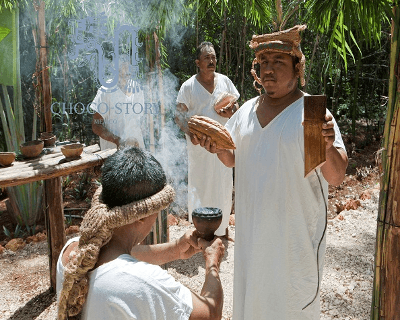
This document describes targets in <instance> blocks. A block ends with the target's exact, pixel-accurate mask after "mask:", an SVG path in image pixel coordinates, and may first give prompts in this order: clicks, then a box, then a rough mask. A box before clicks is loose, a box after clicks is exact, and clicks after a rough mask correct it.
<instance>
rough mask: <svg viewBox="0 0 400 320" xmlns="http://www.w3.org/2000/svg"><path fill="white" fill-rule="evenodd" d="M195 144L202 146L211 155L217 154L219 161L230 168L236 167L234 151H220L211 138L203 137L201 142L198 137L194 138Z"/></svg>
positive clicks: (194, 136)
mask: <svg viewBox="0 0 400 320" xmlns="http://www.w3.org/2000/svg"><path fill="white" fill-rule="evenodd" d="M192 142H193V144H200V145H201V146H202V147H203V148H204V149H206V150H207V151H208V152H210V153H216V154H217V156H218V159H219V160H220V161H221V162H222V163H223V164H224V165H225V166H226V167H228V168H233V167H234V166H235V153H234V152H233V150H227V149H218V148H217V145H216V143H215V142H213V143H211V138H210V137H209V136H206V135H203V138H202V139H201V140H199V139H198V138H197V136H196V135H193V137H192Z"/></svg>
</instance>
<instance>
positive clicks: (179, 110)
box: [175, 103, 190, 135]
mask: <svg viewBox="0 0 400 320" xmlns="http://www.w3.org/2000/svg"><path fill="white" fill-rule="evenodd" d="M188 111H189V109H188V107H187V106H186V105H185V104H183V103H178V104H177V106H176V110H175V123H176V124H177V125H178V127H179V128H181V130H182V131H183V132H184V133H186V134H187V135H190V134H189V127H188V117H187V113H188Z"/></svg>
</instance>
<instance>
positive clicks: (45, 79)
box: [38, 0, 53, 132]
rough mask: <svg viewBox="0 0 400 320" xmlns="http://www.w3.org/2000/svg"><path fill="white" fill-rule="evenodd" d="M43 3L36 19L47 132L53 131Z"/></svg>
mask: <svg viewBox="0 0 400 320" xmlns="http://www.w3.org/2000/svg"><path fill="white" fill-rule="evenodd" d="M44 9H45V3H44V1H43V0H40V4H39V11H38V20H39V37H40V66H41V71H40V77H41V79H42V88H41V89H42V92H43V93H42V98H43V109H44V130H45V131H47V132H52V131H53V126H52V122H51V110H50V107H51V87H50V75H49V70H48V67H47V41H46V24H45V11H44Z"/></svg>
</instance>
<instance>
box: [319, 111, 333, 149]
mask: <svg viewBox="0 0 400 320" xmlns="http://www.w3.org/2000/svg"><path fill="white" fill-rule="evenodd" d="M325 120H326V122H324V123H323V124H322V136H324V137H325V142H326V150H328V149H330V148H331V147H332V146H333V142H335V130H334V129H333V127H334V124H333V121H332V115H330V114H325Z"/></svg>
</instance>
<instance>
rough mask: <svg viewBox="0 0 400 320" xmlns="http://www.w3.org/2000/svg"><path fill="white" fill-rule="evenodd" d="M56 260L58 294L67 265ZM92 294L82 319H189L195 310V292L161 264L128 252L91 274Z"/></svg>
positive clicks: (87, 300) (90, 289) (88, 297)
mask: <svg viewBox="0 0 400 320" xmlns="http://www.w3.org/2000/svg"><path fill="white" fill-rule="evenodd" d="M78 240H79V238H78V237H75V238H72V239H70V240H69V241H68V242H67V243H66V245H65V246H64V248H63V250H62V251H61V254H60V257H59V259H58V262H57V295H59V293H60V292H61V289H62V283H63V273H64V266H63V265H62V262H61V256H62V254H63V253H64V250H65V248H66V247H67V246H68V245H69V244H70V243H72V242H74V241H78ZM89 278H90V284H89V293H88V296H87V299H86V303H85V305H84V307H83V311H82V319H85V320H86V319H87V320H89V319H90V320H91V319H93V320H109V319H118V320H124V319H127V320H128V319H138V320H141V319H146V320H162V319H164V320H170V319H171V320H173V319H176V320H187V319H189V317H190V314H191V312H192V310H193V303H192V294H191V292H190V290H189V289H188V288H186V287H185V286H183V285H182V284H180V283H179V282H176V281H175V279H174V278H173V277H172V276H170V275H169V274H168V273H167V271H165V270H163V269H161V267H159V266H156V265H152V264H149V263H146V262H142V261H139V260H137V259H135V258H133V257H132V256H130V255H128V254H123V255H120V256H119V257H118V258H117V259H115V260H113V261H110V262H108V263H105V264H103V265H101V266H99V267H98V268H96V269H95V270H93V271H91V272H90V273H89Z"/></svg>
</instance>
